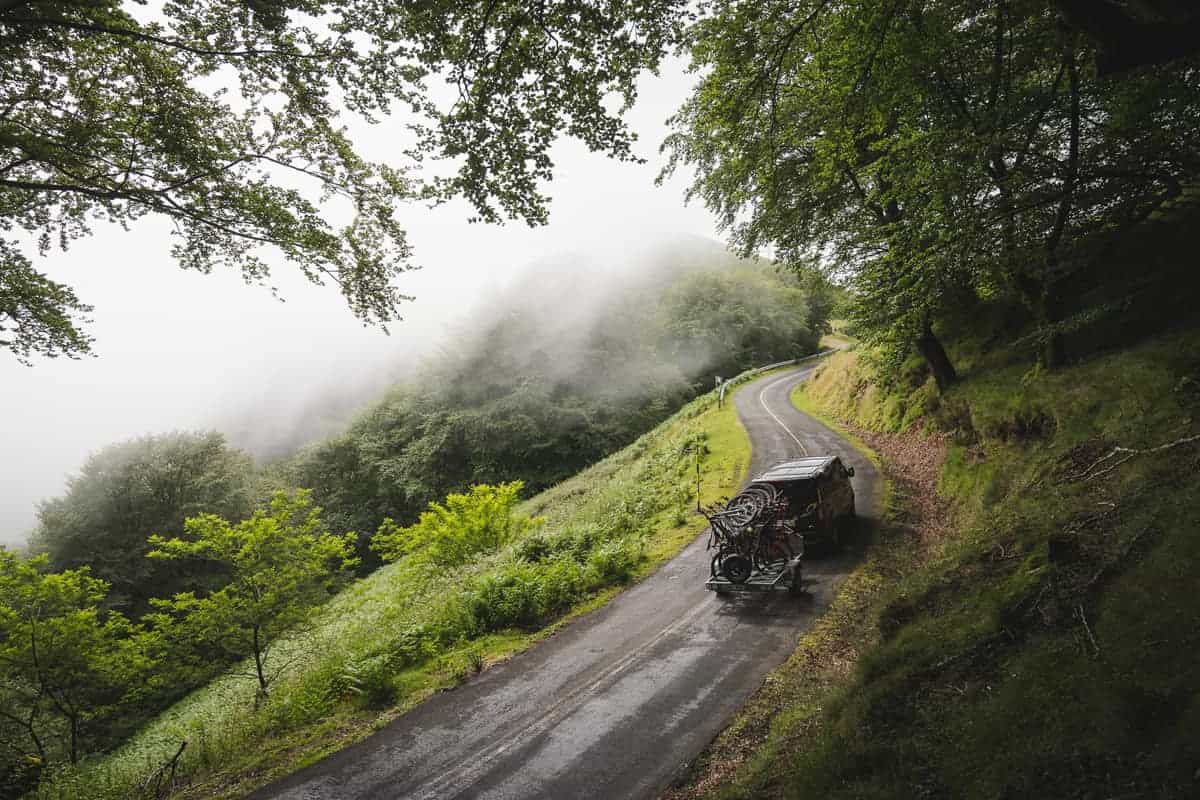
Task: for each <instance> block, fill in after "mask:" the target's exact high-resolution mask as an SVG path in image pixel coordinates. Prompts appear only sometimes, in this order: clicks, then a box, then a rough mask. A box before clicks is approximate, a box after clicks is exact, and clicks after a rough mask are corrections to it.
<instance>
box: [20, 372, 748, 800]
mask: <svg viewBox="0 0 1200 800" xmlns="http://www.w3.org/2000/svg"><path fill="white" fill-rule="evenodd" d="M698 451H699V452H700V453H702V454H703V455H702V458H701V462H700V463H701V470H702V475H703V483H704V495H703V501H704V502H705V503H708V502H711V501H714V500H715V499H716V498H718V497H720V496H722V495H728V494H729V493H730V492H732V491H733V490H734V489H735V488H736V487H737V486H738V485H739V484H740V482H741V480H742V477H743V471H744V469H745V467H746V465H747V463H748V462H749V456H750V452H749V442H748V440H747V438H746V435H745V432H744V431H743V430H742V429H741V428H740V427H739V425H738V423H737V420H736V416H735V414H734V410H733V408H732V406H731V404H729V403H727V404H725V407H724V408H723V409H720V410H718V409H717V408H716V403H715V398H714V396H713V393H711V392H710V393H708V394H706V395H705V396H704V397H701V398H699V399H697V400H695V401H693V402H692V403H690V404H689V405H687V406H685V407H684V408H683V409H682V410H680V411H679V412H678V413H676V414H675V415H674V416H673V417H672V418H671V419H669V420H668V421H667V422H666V423H665V424H663V425H661V426H659V427H657V428H655V429H654V430H653V431H650V432H648V433H647V434H645V435H644V436H642V437H640V438H639V439H638V440H637V441H635V442H634V443H633V444H632V445H630V446H629V447H626V448H624V449H623V450H621V451H620V452H618V453H615V454H613V455H611V456H609V457H608V458H606V459H604V460H603V461H601V462H600V463H598V464H596V465H594V466H592V467H590V468H589V469H587V470H585V471H584V472H582V473H581V474H579V475H577V476H574V477H572V478H570V479H568V480H566V481H564V482H563V483H561V484H559V485H557V486H555V487H553V488H552V489H550V490H548V491H546V492H543V493H541V494H539V495H537V496H535V497H533V498H531V499H530V500H529V501H527V502H525V503H524V504H522V505H518V506H516V507H513V506H511V505H510V504H509V502H508V501H509V500H511V499H512V496H513V492H512V487H509V489H507V490H505V489H503V488H501V487H483V488H481V489H480V490H479V491H478V492H476V493H474V494H476V495H477V496H478V497H482V498H490V499H485V500H483V502H479V503H476V502H473V501H471V500H468V501H467V502H466V504H465V505H466V507H467V508H469V509H470V511H469V513H468V516H472V517H474V518H475V519H476V521H477V522H478V523H479V525H478V528H479V529H480V530H491V531H508V532H509V533H511V534H512V536H511V538H512V541H510V542H509V543H507V544H506V545H503V546H500V547H498V548H496V549H491V550H489V549H484V548H479V549H477V550H476V552H475V553H474V555H473V556H471V557H469V558H468V559H467V560H466V561H464V562H463V563H461V564H459V565H458V566H456V567H453V568H438V569H431V566H430V562H429V560H428V559H427V558H426V557H425V554H424V553H423V552H421V551H418V552H415V553H411V554H407V555H404V556H402V557H400V558H399V559H398V560H397V561H396V562H395V563H391V564H387V565H385V566H384V567H382V568H381V569H379V570H377V571H375V572H374V573H373V574H371V575H369V576H368V577H366V578H364V579H362V580H359V581H356V582H354V583H352V584H351V585H350V586H348V587H347V588H346V589H345V590H343V591H342V592H341V593H339V594H338V595H337V596H336V597H334V598H333V599H332V600H331V601H330V602H329V603H328V604H327V605H326V606H324V607H323V608H322V609H321V610H320V611H319V612H318V615H317V617H316V618H315V619H314V620H313V621H312V623H311V624H310V625H308V626H306V627H305V629H304V630H302V631H300V632H298V633H297V634H296V635H295V636H288V637H285V638H284V639H282V640H279V641H278V642H277V644H276V646H275V655H274V656H273V658H276V659H278V660H279V662H280V663H284V662H286V663H290V664H292V668H291V669H290V670H289V671H288V673H287V674H285V675H283V676H282V677H281V678H280V679H279V681H278V682H277V683H276V684H275V686H274V688H273V689H272V691H271V694H270V697H269V698H268V699H267V700H266V701H265V702H264V703H262V704H261V705H260V706H259V707H258V708H255V704H254V702H253V701H254V697H255V694H256V688H255V682H254V681H252V680H249V681H248V680H246V677H245V676H246V674H247V673H250V674H252V673H253V669H254V667H253V663H252V661H247V662H246V663H243V664H240V665H238V666H236V667H235V668H234V669H233V670H231V671H230V672H229V673H227V674H226V675H225V676H223V677H222V678H220V679H218V680H216V681H214V682H212V683H211V684H209V685H207V686H205V687H204V688H202V689H200V690H198V691H197V692H195V693H193V694H192V695H191V696H189V697H188V698H186V699H184V700H183V701H181V702H180V703H178V704H177V705H176V706H174V707H172V708H171V709H169V710H167V711H166V712H165V713H163V714H162V715H160V716H159V717H158V718H157V719H156V720H155V721H154V722H153V723H151V724H150V725H148V726H147V727H146V728H144V729H143V730H142V731H140V732H139V733H138V734H137V735H136V736H135V737H133V738H132V739H131V740H130V741H129V742H128V743H127V744H126V745H124V746H123V747H122V748H120V749H119V750H117V751H116V752H114V753H113V754H111V755H108V756H106V757H104V758H101V759H96V760H93V761H91V762H89V763H84V764H82V765H80V766H79V767H78V768H75V769H64V770H62V771H60V772H59V773H58V774H57V775H56V777H55V780H53V781H52V782H47V783H44V784H43V785H42V786H41V787H40V790H39V793H38V795H37V796H38V797H40V798H54V800H74V798H77V797H88V798H91V799H92V800H126V798H128V797H129V796H131V795H132V794H134V792H135V791H136V790H135V789H134V788H132V787H137V786H140V785H141V784H142V783H143V782H144V781H145V780H146V777H147V774H148V773H149V772H151V771H152V770H153V769H154V768H156V767H157V766H160V765H162V764H163V763H165V762H167V761H168V760H169V759H170V758H171V756H172V755H174V754H175V753H176V752H177V751H178V749H179V743H180V741H181V740H183V739H186V740H187V741H188V746H187V748H186V750H185V751H184V752H183V754H182V758H181V760H180V762H179V777H180V778H181V779H182V781H183V782H184V785H185V786H190V787H191V791H193V792H197V793H200V794H212V793H214V792H217V791H222V792H227V793H230V794H239V793H244V792H246V791H249V790H250V789H251V788H253V787H256V786H259V785H262V784H263V783H264V782H266V781H267V780H269V779H270V778H271V777H275V776H278V775H279V774H280V773H281V772H282V771H284V770H286V769H288V768H289V767H290V766H291V765H293V764H294V763H295V761H296V759H297V758H309V757H313V756H315V755H316V754H318V753H323V752H327V750H328V748H329V746H330V743H331V741H335V740H336V741H341V742H343V743H349V741H352V740H353V739H356V738H360V737H363V736H366V735H369V734H370V733H371V732H372V731H373V730H375V729H376V727H377V725H378V724H379V723H380V722H381V721H383V720H386V719H390V718H391V716H392V714H394V713H395V712H394V709H395V708H396V707H400V708H405V707H407V706H409V705H410V704H412V703H413V702H416V701H417V700H419V699H421V698H422V697H423V696H425V695H426V694H428V693H429V692H432V691H436V690H439V689H444V688H449V687H452V686H454V685H455V684H456V683H458V682H459V681H461V680H462V679H463V678H465V677H466V676H467V675H469V674H471V673H472V672H474V671H477V670H478V669H480V668H481V667H482V665H483V663H484V661H485V660H490V659H491V658H493V657H498V656H499V657H502V656H504V655H507V654H509V653H511V652H513V650H514V649H518V648H521V647H524V646H526V645H527V644H528V643H529V642H530V641H531V640H532V638H531V632H533V631H535V630H536V629H538V628H539V627H541V626H543V625H544V624H546V623H547V622H548V621H550V620H553V619H554V618H555V617H556V616H558V615H560V614H562V613H563V612H564V611H566V610H568V609H570V608H571V607H572V606H573V605H575V604H577V603H579V602H580V601H585V602H586V601H587V600H588V598H592V597H595V596H596V595H597V593H599V592H602V591H603V590H605V589H607V588H609V587H613V586H617V585H620V584H622V583H624V582H626V581H628V580H630V579H631V578H633V577H635V576H637V575H638V574H642V573H644V571H645V570H647V569H650V568H652V567H653V566H654V565H656V564H658V563H661V562H662V561H663V560H664V559H666V558H668V557H670V556H671V555H673V554H674V553H676V552H678V550H679V548H681V547H683V546H684V545H685V544H686V543H688V542H690V541H693V540H694V539H695V536H696V534H697V533H699V531H700V530H701V528H702V527H703V525H704V519H703V517H701V516H699V515H689V514H688V513H687V511H688V509H689V508H691V507H693V506H694V504H695V495H694V488H695V469H696V454H697V452H698ZM500 498H506V499H504V500H503V501H502V502H494V500H496V499H500ZM441 505H448V503H447V504H441ZM435 514H436V511H435ZM437 517H438V518H439V519H440V518H441V515H440V514H437ZM531 517H533V518H544V519H545V521H544V523H542V524H541V526H540V527H538V528H536V529H532V528H531V527H530V526H529V525H527V524H525V523H524V522H523V521H526V520H529V519H530V518H531ZM514 521H517V524H516V527H517V528H520V529H521V530H520V531H519V532H518V531H516V530H514V527H513V523H514ZM385 533H386V532H385ZM489 538H490V537H489ZM503 538H508V537H507V536H505V537H503ZM485 547H490V543H489V544H487V545H485ZM284 754H286V755H284Z"/></svg>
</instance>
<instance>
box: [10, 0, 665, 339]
mask: <svg viewBox="0 0 1200 800" xmlns="http://www.w3.org/2000/svg"><path fill="white" fill-rule="evenodd" d="M683 5H684V4H683V3H682V2H681V0H650V1H649V2H642V1H641V0H638V2H632V0H617V1H616V2H595V1H594V0H554V1H552V2H542V3H535V4H531V3H526V2H521V1H520V0H504V1H500V0H497V1H496V2H488V3H434V4H429V3H406V4H400V5H397V4H395V3H390V2H382V1H381V0H267V1H266V2H258V1H257V0H255V1H254V2H250V1H248V0H175V1H173V2H167V3H164V4H162V5H161V6H160V7H158V8H156V9H154V10H150V9H148V8H146V7H145V6H144V5H143V4H141V3H137V2H122V1H121V0H67V2H56V3H50V2H40V1H39V0H5V1H4V2H0V109H2V110H0V242H3V243H4V244H3V247H0V273H8V272H9V271H10V270H21V269H24V270H26V271H28V269H29V267H28V264H27V262H25V261H24V260H23V259H22V258H21V256H20V253H19V251H18V250H17V249H16V248H17V243H18V242H19V241H30V240H32V241H34V242H36V246H37V248H38V250H39V251H40V252H41V253H43V254H44V253H46V252H47V251H48V250H49V249H50V248H51V247H52V246H57V247H63V248H65V247H67V246H68V245H69V244H70V243H71V242H73V241H75V240H77V239H79V238H80V237H82V236H86V235H87V234H88V233H89V232H90V231H91V228H92V226H93V225H94V224H95V223H96V222H97V221H99V222H115V223H118V224H121V225H128V224H130V223H132V222H134V221H135V220H138V219H140V218H142V217H145V216H147V215H156V216H160V217H163V218H165V219H167V220H169V221H170V222H171V224H172V227H173V232H174V234H175V236H176V237H177V243H176V244H175V246H174V248H173V254H174V256H175V258H176V259H177V260H178V261H179V263H180V265H181V266H183V267H185V268H188V269H195V270H199V271H202V272H207V271H209V270H211V269H213V268H216V267H232V268H235V269H239V270H240V271H241V272H242V274H243V275H244V276H245V277H246V279H247V280H248V281H252V282H266V281H267V280H269V274H270V271H269V267H268V262H269V261H270V260H271V258H272V257H282V258H283V259H284V260H286V261H288V262H290V263H292V264H294V265H295V266H296V267H298V268H299V269H300V270H301V272H303V274H304V275H305V276H306V277H307V278H308V279H309V280H311V281H314V282H317V283H322V282H325V281H331V282H333V283H334V284H336V285H337V286H338V287H339V289H340V290H341V292H342V294H343V295H344V296H345V298H346V301H347V303H348V304H349V306H350V308H351V310H352V311H353V313H354V314H355V315H357V316H358V317H359V318H360V319H362V320H364V321H366V322H380V323H386V322H387V321H389V320H394V319H396V318H397V314H398V307H399V304H400V302H401V301H402V300H404V299H405V298H404V296H403V295H402V294H401V293H400V292H399V291H398V289H397V288H396V287H395V285H394V283H393V281H394V279H395V278H396V277H397V276H398V275H399V274H400V273H402V272H403V271H404V270H406V269H408V268H409V267H410V266H411V261H410V257H411V249H410V247H409V244H408V242H407V240H406V238H405V233H404V230H403V229H402V228H401V226H400V224H399V222H398V221H397V212H398V211H399V209H400V208H401V206H402V205H403V204H406V203H408V202H410V201H413V200H430V201H440V200H444V199H447V198H450V197H454V196H463V197H465V198H466V199H467V200H468V201H469V202H470V203H471V204H472V205H473V206H474V208H475V209H476V212H477V213H478V215H479V217H480V218H482V219H485V220H490V221H495V220H499V219H502V218H504V217H506V216H507V217H512V218H517V219H522V220H525V221H527V222H529V223H531V224H536V223H540V222H542V221H544V220H545V218H546V202H547V198H546V197H545V196H544V195H543V194H542V193H541V191H540V190H539V187H540V184H541V183H542V182H544V181H546V180H549V178H550V177H551V175H552V174H553V163H552V162H551V160H550V158H549V155H548V151H549V147H550V145H551V144H552V142H553V141H554V140H555V139H556V138H557V137H558V136H559V135H561V134H564V133H565V134H566V135H569V136H573V137H575V138H578V139H580V140H582V141H583V142H584V143H585V144H587V146H588V147H590V148H591V149H593V150H596V151H601V152H605V153H608V154H610V155H612V156H614V157H616V158H619V159H631V158H634V155H633V151H632V142H633V136H632V134H631V133H630V132H629V131H627V130H626V129H625V127H624V125H623V123H622V121H621V115H622V114H623V112H624V111H625V110H626V109H627V108H628V107H629V106H630V105H631V104H632V102H633V99H634V97H635V93H636V84H635V82H636V78H637V76H638V75H639V74H640V73H641V72H642V71H643V70H645V69H651V68H653V67H654V66H655V65H656V64H657V63H658V62H659V60H660V59H661V58H662V56H663V55H664V53H665V52H666V50H667V48H668V47H669V46H670V42H672V41H673V40H674V38H675V37H676V35H677V32H678V27H679V24H680V21H681V19H680V14H679V11H680V9H682V8H683ZM613 98H617V99H618V100H619V102H617V103H615V104H613V103H611V100H612V99H613ZM391 114H397V115H400V116H399V117H398V121H400V122H402V123H404V124H405V130H406V134H405V136H404V138H403V139H402V140H401V142H398V143H397V146H396V147H395V149H394V150H393V151H392V153H390V154H389V158H388V161H389V163H388V164H382V163H378V162H375V161H372V160H370V159H368V158H366V157H365V156H364V155H363V154H362V153H360V152H359V151H358V149H356V147H355V145H354V143H353V142H352V141H351V138H350V136H349V134H348V132H347V128H346V123H347V122H348V121H350V120H360V121H368V122H369V121H375V120H379V119H382V118H384V117H385V116H387V115H391ZM430 158H432V159H443V160H446V161H447V168H446V169H445V170H443V171H442V173H441V174H430V175H426V174H423V173H422V172H421V164H422V162H423V161H424V160H426V159H430ZM18 234H22V235H21V236H17V235H18ZM6 281H8V279H6ZM6 281H0V301H3V302H0V346H3V347H6V348H9V349H12V350H13V351H14V352H16V353H17V354H18V355H20V356H21V357H22V358H27V357H28V354H29V353H40V354H45V355H78V354H80V353H83V352H86V351H87V350H88V343H89V342H88V339H87V337H86V335H84V334H82V333H81V332H80V331H79V330H78V326H79V323H80V321H81V319H80V315H81V314H82V313H85V312H86V307H85V306H84V305H83V304H82V303H80V302H79V301H78V300H77V299H76V298H75V297H74V295H73V294H71V293H70V291H69V290H66V289H65V288H63V287H57V285H55V284H53V283H52V282H50V281H48V279H46V278H44V276H40V275H37V276H36V277H34V278H27V279H26V280H24V281H23V282H22V283H23V285H24V289H23V290H22V291H20V292H13V291H11V290H8V289H6V288H5V282H6Z"/></svg>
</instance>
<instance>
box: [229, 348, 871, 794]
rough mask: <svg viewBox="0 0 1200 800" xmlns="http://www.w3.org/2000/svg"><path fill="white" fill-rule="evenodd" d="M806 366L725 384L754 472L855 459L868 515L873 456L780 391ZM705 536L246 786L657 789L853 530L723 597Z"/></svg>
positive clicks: (694, 751) (865, 521) (800, 625)
mask: <svg viewBox="0 0 1200 800" xmlns="http://www.w3.org/2000/svg"><path fill="white" fill-rule="evenodd" d="M811 369H812V367H811V366H806V367H801V368H797V369H793V370H789V371H787V372H784V373H776V374H773V375H769V376H767V377H765V378H761V379H759V380H758V381H755V382H753V383H750V384H747V385H746V386H745V387H743V388H742V389H741V390H740V391H738V392H737V393H735V395H734V398H733V400H734V402H735V404H736V407H737V412H738V415H739V417H740V418H741V420H742V423H743V424H744V425H745V427H746V429H747V431H748V432H749V435H750V441H751V443H752V445H753V454H752V457H751V462H750V470H749V472H750V475H756V474H758V473H759V472H761V471H762V470H763V469H765V468H766V467H768V466H770V465H771V464H773V463H775V462H777V461H780V460H783V459H787V458H795V457H798V456H801V455H806V454H808V455H826V454H829V455H839V456H841V457H842V459H843V460H844V461H845V462H846V463H847V464H849V465H853V466H854V468H855V471H856V476H855V478H854V479H853V484H854V491H855V495H856V500H857V506H858V512H859V516H860V519H861V520H862V524H861V525H860V530H861V529H865V528H866V527H867V526H870V525H872V524H874V523H875V522H876V515H877V514H878V510H879V491H880V484H879V481H878V479H877V476H876V473H875V469H874V467H873V466H872V465H871V463H870V462H869V461H868V460H867V459H865V458H863V457H862V456H861V455H859V454H858V452H857V451H855V450H854V449H853V448H852V447H851V446H850V445H849V444H848V443H846V442H845V441H844V440H843V439H841V438H840V437H838V436H837V435H836V434H834V433H833V432H832V431H830V430H829V429H827V428H825V427H824V426H822V425H821V424H820V423H818V422H816V421H814V420H812V419H811V418H809V417H806V416H805V415H803V414H801V413H800V412H798V411H796V410H795V409H794V408H792V406H791V403H790V402H789V400H788V395H789V393H790V392H791V390H792V387H794V386H795V385H796V383H798V382H799V381H801V380H803V379H804V377H805V376H806V375H807V374H808V373H809V372H810V371H811ZM706 540H707V534H705V535H702V536H700V537H699V538H698V539H697V540H696V541H694V542H692V543H691V544H690V545H688V546H687V547H686V548H685V549H684V550H683V552H682V553H680V554H679V555H678V556H676V557H675V558H674V559H673V560H671V561H670V562H668V563H667V564H665V565H664V566H663V567H662V568H660V569H659V570H658V572H656V573H655V574H654V575H651V576H650V577H648V578H647V579H645V580H644V581H642V582H641V583H639V584H638V585H636V586H633V587H631V588H630V589H628V590H627V591H625V592H624V593H622V594H621V595H619V596H618V597H617V598H615V599H614V600H613V601H612V602H610V603H609V604H608V605H606V606H605V607H604V608H602V609H599V610H598V611H595V612H593V613H592V614H589V615H587V616H585V617H583V618H581V619H578V620H576V621H574V622H572V623H571V624H569V625H567V626H566V627H565V628H563V629H562V630H561V631H560V632H559V633H558V634H556V635H555V636H552V637H551V638H549V639H547V640H545V641H543V642H541V643H540V644H538V645H536V646H534V647H533V648H531V649H530V650H528V651H526V652H525V653H522V654H520V655H518V656H515V657H514V658H512V659H510V660H509V661H507V662H505V663H503V664H498V665H496V666H494V667H492V668H491V669H488V670H486V671H485V672H484V673H482V674H481V675H479V676H478V677H476V678H473V679H471V680H469V681H467V682H466V683H465V684H463V685H462V686H460V687H459V688H458V689H456V690H454V691H452V692H445V693H442V694H439V695H436V696H434V697H432V698H430V699H429V700H428V701H426V702H425V703H423V704H421V705H420V706H418V707H417V708H415V709H413V710H412V711H411V712H409V713H408V714H406V715H405V716H403V717H401V718H400V719H398V720H396V721H395V722H394V723H392V724H391V725H390V726H388V727H387V728H384V729H383V730H381V731H379V732H378V733H376V734H374V735H372V736H371V737H370V738H368V739H366V740H364V741H362V742H359V743H358V744H356V745H353V746H351V747H348V748H346V749H345V750H342V751H340V752H338V753H336V754H334V755H332V756H330V757H328V758H326V759H324V760H323V761H320V762H318V763H316V764H314V765H312V766H310V767H308V768H306V769H303V770H300V771H299V772H297V773H295V774H293V775H290V776H288V777H286V778H283V779H282V780H280V781H278V782H276V783H274V784H272V785H270V786H268V787H266V788H264V789H262V790H260V791H258V792H256V793H255V794H253V795H251V797H252V798H254V800H267V798H287V799H288V800H300V799H301V798H303V799H304V800H334V799H335V798H336V799H337V800H341V799H342V798H345V799H346V800H350V798H354V800H365V799H366V798H380V799H382V798H439V799H440V798H488V799H489V800H498V799H499V798H514V799H515V798H555V799H556V800H558V799H559V798H650V797H654V796H656V795H657V794H658V793H659V792H660V791H661V790H662V789H663V788H665V787H666V786H667V785H668V784H669V783H670V782H671V780H672V779H673V778H674V777H676V776H677V775H679V774H680V773H681V772H682V771H683V770H684V769H685V767H686V765H687V763H688V762H689V761H690V760H691V759H693V758H695V757H696V756H697V755H698V754H699V753H700V751H701V750H702V749H703V748H704V746H705V745H706V744H707V743H708V742H709V741H711V740H712V739H713V737H714V736H716V734H717V733H718V732H719V731H720V730H721V728H723V727H724V726H725V725H726V724H727V723H728V722H729V721H730V720H731V718H732V717H733V715H734V713H735V712H736V711H737V710H738V708H739V707H740V706H741V705H742V703H743V702H744V701H745V700H746V698H747V697H748V696H749V695H750V694H751V693H752V692H753V691H754V690H755V689H756V688H757V687H758V686H759V685H761V683H762V680H763V678H764V677H765V676H766V674H767V673H768V672H769V671H770V670H771V669H772V668H774V667H776V666H777V665H779V664H780V663H782V662H783V661H784V660H785V659H786V658H787V656H788V655H789V654H790V653H791V652H792V650H793V649H794V648H795V646H796V641H797V638H798V636H799V634H800V633H802V632H803V631H804V630H805V629H806V628H807V627H808V626H809V625H810V624H811V623H812V621H813V620H814V619H815V618H816V617H818V616H819V615H820V614H821V613H822V612H823V611H824V610H825V609H826V608H827V607H828V605H829V603H830V601H831V600H832V598H833V596H834V594H835V592H836V590H837V587H838V585H839V584H840V583H841V581H842V579H843V578H844V577H845V575H846V573H847V571H848V570H849V569H850V568H851V567H852V566H853V563H854V561H855V560H856V558H857V556H858V547H857V544H856V543H853V542H852V543H851V544H850V546H849V547H846V548H845V549H844V551H843V552H842V553H840V554H839V555H837V556H836V557H826V558H822V559H817V558H814V559H810V560H807V561H806V562H805V565H804V579H805V589H806V590H807V594H806V595H802V596H800V597H792V596H789V595H787V594H786V593H782V592H781V593H778V594H775V595H759V594H752V595H742V596H734V597H732V598H728V599H723V598H721V597H718V596H717V595H716V594H714V593H712V592H710V591H708V590H706V589H705V588H704V581H705V580H706V579H707V577H708V569H709V555H708V554H707V553H706V552H705V542H706Z"/></svg>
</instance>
